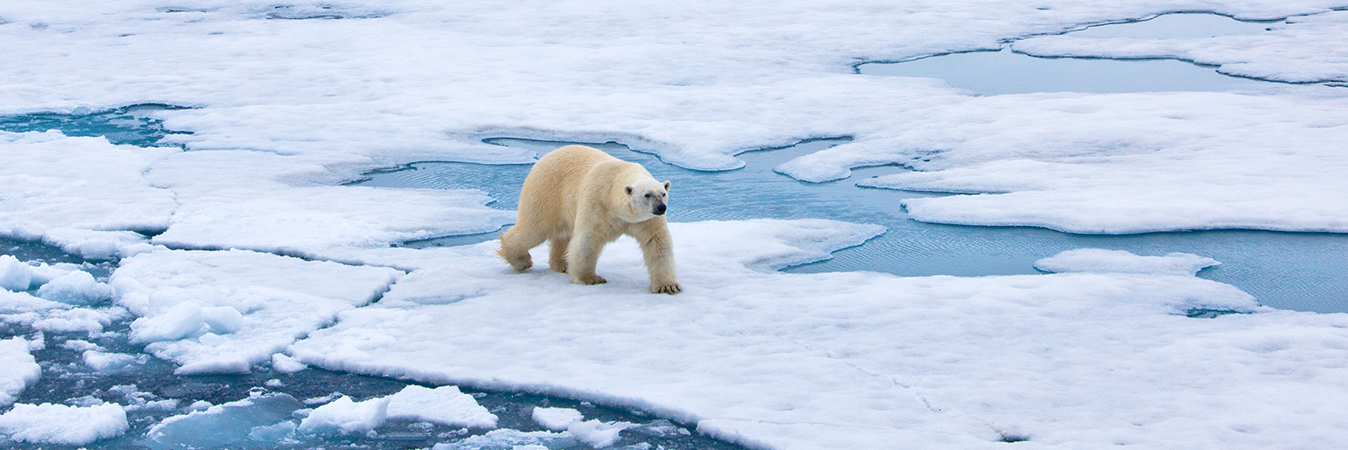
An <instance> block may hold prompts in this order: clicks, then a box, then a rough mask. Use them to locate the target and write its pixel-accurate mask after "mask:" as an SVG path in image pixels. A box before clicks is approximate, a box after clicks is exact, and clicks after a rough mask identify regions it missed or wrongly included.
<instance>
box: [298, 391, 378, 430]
mask: <svg viewBox="0 0 1348 450" xmlns="http://www.w3.org/2000/svg"><path fill="white" fill-rule="evenodd" d="M390 400H391V397H382V398H375V399H370V400H366V401H363V402H357V401H354V400H351V397H345V396H343V397H342V398H339V399H337V400H335V401H333V402H332V403H328V404H326V405H323V406H319V407H317V408H314V410H313V411H312V412H310V413H309V417H305V418H304V420H303V421H301V422H300V426H299V428H298V430H299V431H300V432H301V433H313V434H328V433H341V434H361V433H365V432H368V431H370V430H373V429H375V428H376V427H378V426H380V425H382V424H383V423H384V420H385V419H386V418H387V416H388V405H389V401H390Z"/></svg>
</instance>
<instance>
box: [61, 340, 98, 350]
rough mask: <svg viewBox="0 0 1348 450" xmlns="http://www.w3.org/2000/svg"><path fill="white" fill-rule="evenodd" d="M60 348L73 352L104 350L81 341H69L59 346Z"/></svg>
mask: <svg viewBox="0 0 1348 450" xmlns="http://www.w3.org/2000/svg"><path fill="white" fill-rule="evenodd" d="M61 348H64V349H66V350H74V351H77V352H83V351H89V350H97V351H104V348H103V347H102V346H100V345H98V344H95V343H93V342H89V341H86V340H83V339H71V340H68V341H65V343H63V344H61Z"/></svg>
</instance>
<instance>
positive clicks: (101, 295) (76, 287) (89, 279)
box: [37, 270, 112, 306]
mask: <svg viewBox="0 0 1348 450" xmlns="http://www.w3.org/2000/svg"><path fill="white" fill-rule="evenodd" d="M37 296H38V297H42V298H45V299H47V300H52V301H57V302H61V303H65V304H68V305H76V306H89V305H95V304H98V303H101V302H104V301H107V300H111V299H112V287H111V286H108V285H106V284H103V283H99V282H97V281H94V276H93V275H90V274H89V272H85V271H81V270H76V271H74V272H70V273H68V274H65V275H63V276H60V277H57V278H55V279H52V280H51V281H49V282H47V283H46V284H43V285H42V287H40V288H38V290H37Z"/></svg>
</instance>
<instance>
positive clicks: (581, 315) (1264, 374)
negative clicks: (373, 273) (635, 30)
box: [289, 221, 1348, 449]
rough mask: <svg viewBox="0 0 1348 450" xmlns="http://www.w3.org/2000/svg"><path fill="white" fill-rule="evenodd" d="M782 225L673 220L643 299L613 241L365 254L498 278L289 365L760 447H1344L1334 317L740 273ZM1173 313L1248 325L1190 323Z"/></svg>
mask: <svg viewBox="0 0 1348 450" xmlns="http://www.w3.org/2000/svg"><path fill="white" fill-rule="evenodd" d="M791 224H792V222H773V221H757V222H747V223H735V226H734V227H726V226H725V224H717V223H710V224H703V223H687V224H674V227H673V228H672V229H673V232H674V235H675V236H676V241H675V242H676V250H675V253H676V254H677V255H679V262H680V281H681V283H682V284H683V285H684V287H685V291H684V293H683V294H680V295H678V296H672V297H669V296H654V295H650V294H648V293H646V292H645V290H644V287H645V281H646V278H645V277H646V274H645V271H644V269H643V267H642V265H641V262H640V261H641V260H640V254H639V251H638V249H637V248H636V246H635V244H634V243H631V242H625V241H619V242H618V243H615V244H612V245H610V246H609V247H608V248H607V249H606V250H605V254H604V258H603V259H601V260H600V265H599V269H598V270H599V273H601V274H603V275H604V276H605V277H607V278H608V279H609V283H608V284H607V285H603V286H576V285H570V284H567V281H566V278H565V275H562V274H556V273H551V272H549V271H547V270H544V269H537V270H531V271H529V272H528V273H524V274H515V273H511V272H510V271H509V270H508V269H507V268H506V267H505V266H504V265H503V263H501V262H500V261H499V257H497V256H495V255H494V254H493V250H494V249H495V248H494V245H495V243H493V242H488V243H483V244H480V245H476V246H470V247H458V248H446V249H435V250H410V249H388V250H380V251H372V252H371V253H381V252H387V254H385V255H383V256H381V257H389V258H391V257H392V256H390V255H391V254H392V253H393V252H395V251H399V252H402V253H404V254H406V255H407V258H406V259H405V260H406V261H409V263H411V262H413V261H417V257H418V255H419V256H421V257H425V258H428V259H429V258H431V257H432V256H433V255H438V258H440V259H441V262H440V264H442V265H451V266H454V267H457V268H459V269H460V270H463V271H464V273H467V274H471V275H472V276H475V277H481V278H487V279H494V280H499V284H498V286H497V287H496V288H495V289H492V290H489V291H486V292H484V293H483V294H482V295H481V296H479V297H473V298H466V299H463V300H461V301H459V302H456V303H452V304H443V305H420V304H415V303H410V302H409V303H403V304H396V305H386V304H384V303H382V302H381V303H379V304H376V305H374V306H373V307H367V308H360V309H356V310H350V311H346V312H343V313H342V314H341V320H339V321H338V323H337V324H336V325H334V326H333V327H331V328H326V329H323V330H319V331H316V332H314V333H313V334H312V335H311V336H310V337H309V338H308V339H305V340H301V341H299V342H297V343H295V344H294V345H292V346H291V348H290V351H289V353H290V354H292V355H294V356H296V357H297V358H299V359H300V360H302V361H304V362H306V363H309V364H313V365H318V366H322V367H325V368H328V369H332V370H345V371H354V372H359V373H367V374H374V375H382V376H390V377H399V378H411V379H415V380H421V381H423V382H430V383H456V384H461V385H463V384H466V385H472V386H479V387H483V388H496V389H515V390H524V391H530V392H544V393H550V394H556V395H564V396H567V397H571V398H578V399H583V400H589V401H594V402H598V403H604V404H608V405H616V406H622V407H638V408H642V409H645V410H647V411H652V412H655V413H657V414H660V415H662V416H664V417H670V418H674V419H677V420H681V421H688V422H691V423H696V424H697V426H698V430H699V431H700V432H703V433H710V434H712V435H714V436H717V437H721V438H726V439H730V440H734V441H739V442H745V443H751V444H755V445H763V446H767V447H770V448H784V449H811V448H888V447H889V446H890V445H891V444H892V443H893V442H905V443H908V444H910V445H912V446H914V447H943V448H950V447H960V448H998V446H1001V445H1005V444H1002V443H1000V441H1001V440H1002V439H1004V438H1007V437H1011V436H1013V435H1016V436H1022V437H1029V438H1030V439H1031V442H1037V443H1039V444H1041V445H1058V446H1072V447H1103V446H1113V445H1115V444H1118V443H1126V444H1136V445H1145V446H1150V447H1163V448H1213V446H1215V445H1216V446H1220V447H1221V448H1264V447H1266V446H1269V445H1281V446H1289V447H1297V446H1300V447H1322V446H1332V445H1334V444H1333V443H1334V442H1341V441H1343V440H1344V439H1348V435H1345V434H1344V432H1343V430H1345V429H1348V428H1345V425H1348V423H1345V422H1344V419H1343V416H1342V415H1340V414H1337V413H1336V411H1338V410H1339V408H1340V406H1338V405H1340V404H1342V402H1343V401H1345V400H1348V384H1346V383H1345V382H1344V380H1345V378H1344V377H1345V376H1348V372H1344V369H1343V367H1342V364H1341V358H1340V357H1339V356H1337V355H1339V353H1341V351H1342V350H1341V349H1342V348H1343V346H1345V345H1348V334H1345V333H1344V332H1343V330H1344V327H1345V326H1348V317H1345V315H1342V314H1325V315H1320V314H1309V313H1295V312H1287V311H1273V310H1269V309H1266V308H1261V307H1259V306H1257V304H1256V303H1255V301H1254V299H1253V298H1251V297H1250V296H1249V295H1247V294H1245V293H1243V292H1240V291H1239V290H1236V289H1234V288H1232V287H1230V286H1227V285H1223V284H1219V283H1215V282H1211V281H1207V280H1203V279H1199V278H1196V277H1192V276H1155V275H1150V274H1126V273H1108V274H1090V273H1066V274H1052V275H1036V276H1002V277H980V278H957V277H944V276H943V277H923V278H899V277H893V276H889V275H884V274H876V273H826V274H809V275H805V274H783V273H774V272H764V271H757V270H753V269H750V268H749V267H748V265H747V264H749V263H753V262H755V261H760V260H761V258H762V257H763V256H766V255H760V254H758V250H757V248H758V247H763V248H764V250H763V252H764V253H767V254H768V255H772V254H774V253H777V252H779V251H780V250H778V249H777V248H775V247H774V246H768V245H763V244H762V241H763V240H764V239H765V238H764V237H763V236H772V235H773V234H776V235H781V236H789V235H790V233H781V232H780V231H777V232H774V230H780V229H783V228H789V227H790V226H791ZM805 225H809V224H805ZM807 228H808V227H807ZM839 228H840V230H839V231H838V233H839V234H850V233H860V232H863V231H864V230H849V229H847V228H846V227H839ZM854 235H857V234H854ZM859 235H861V236H865V235H867V234H865V233H861V234H859ZM778 239H780V238H778ZM836 240H837V241H839V242H845V241H847V239H842V238H839V239H836ZM793 244H794V242H793V241H791V240H786V239H781V240H780V241H779V242H778V246H784V247H789V246H791V245H793ZM795 245H806V244H795ZM544 256H546V250H545V249H538V250H536V253H535V257H536V258H542V257H544ZM416 264H422V265H426V266H431V265H435V264H437V263H436V262H432V261H425V260H423V261H420V262H416ZM1191 308H1207V309H1223V310H1233V311H1246V312H1252V313H1253V314H1234V315H1225V316H1221V317H1218V318H1216V319H1191V318H1188V317H1186V316H1185V314H1184V313H1185V311H1187V310H1189V309H1191ZM506 336H508V338H504V337H506ZM1256 425H1257V427H1256ZM1249 427H1256V428H1257V429H1258V430H1259V433H1257V434H1251V433H1249V432H1248V431H1249V430H1250V429H1251V428H1249ZM1218 442H1220V444H1216V443H1218Z"/></svg>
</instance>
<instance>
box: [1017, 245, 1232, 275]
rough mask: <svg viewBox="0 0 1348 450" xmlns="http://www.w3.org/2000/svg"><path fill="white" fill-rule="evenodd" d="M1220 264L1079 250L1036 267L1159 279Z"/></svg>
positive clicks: (1037, 263) (1184, 255)
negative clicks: (1155, 277) (1160, 276)
mask: <svg viewBox="0 0 1348 450" xmlns="http://www.w3.org/2000/svg"><path fill="white" fill-rule="evenodd" d="M1219 264H1221V263H1220V262H1217V260H1215V259H1212V258H1206V257H1202V256H1198V255H1194V254H1189V253H1171V254H1168V255H1165V256H1138V255H1135V254H1133V253H1130V252H1126V251H1123V250H1105V249H1099V248H1079V249H1076V250H1068V251H1065V252H1062V253H1058V254H1057V255H1053V256H1052V257H1048V258H1044V259H1041V260H1039V261H1035V263H1034V267H1035V268H1036V269H1039V270H1042V271H1045V272H1058V273H1063V272H1088V273H1147V274H1156V275H1196V274H1198V271H1200V270H1203V269H1204V268H1206V267H1212V266H1216V265H1219Z"/></svg>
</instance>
